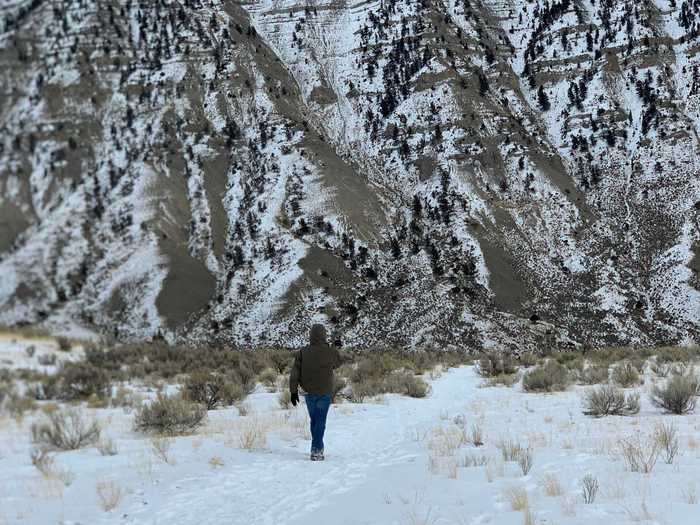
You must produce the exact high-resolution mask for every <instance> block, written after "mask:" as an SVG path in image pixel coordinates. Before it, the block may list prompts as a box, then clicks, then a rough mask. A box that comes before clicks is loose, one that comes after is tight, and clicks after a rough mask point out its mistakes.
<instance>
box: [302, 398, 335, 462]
mask: <svg viewBox="0 0 700 525" xmlns="http://www.w3.org/2000/svg"><path fill="white" fill-rule="evenodd" d="M306 408H307V409H308V411H309V419H310V420H311V452H312V453H313V452H323V433H324V432H325V431H326V417H327V416H328V410H329V409H330V408H331V396H330V395H328V394H325V395H318V394H306Z"/></svg>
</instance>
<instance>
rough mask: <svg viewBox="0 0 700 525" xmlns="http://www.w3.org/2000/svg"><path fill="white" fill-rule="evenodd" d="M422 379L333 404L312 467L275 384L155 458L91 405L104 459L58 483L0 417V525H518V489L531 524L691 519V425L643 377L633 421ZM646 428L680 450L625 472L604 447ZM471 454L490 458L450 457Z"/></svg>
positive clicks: (109, 412) (16, 425)
mask: <svg viewBox="0 0 700 525" xmlns="http://www.w3.org/2000/svg"><path fill="white" fill-rule="evenodd" d="M21 346H22V345H21V344H20V345H16V344H7V343H6V342H4V341H0V347H1V348H2V349H3V352H4V354H3V355H5V354H7V353H8V352H12V351H17V352H20V353H22V355H24V352H23V351H21V350H22V349H21V348H20V347H21ZM22 359H24V358H22ZM649 374H650V373H649V372H648V373H647V376H649ZM647 379H649V377H647ZM431 383H432V391H431V393H430V395H429V396H428V397H427V398H425V399H410V398H405V397H399V396H396V395H386V396H384V397H382V398H379V399H376V400H375V401H374V402H372V403H366V404H340V405H335V406H333V407H332V409H331V412H330V415H329V420H328V427H327V433H326V437H325V442H326V458H327V459H326V461H325V462H323V463H312V462H310V461H308V450H307V449H308V446H309V441H308V439H309V438H308V431H307V430H306V425H307V423H308V421H307V418H306V416H305V410H304V408H303V407H301V406H300V407H297V408H296V409H290V410H283V409H280V408H277V406H276V394H274V393H268V392H264V391H262V389H261V388H259V389H258V390H257V391H256V393H254V394H252V395H251V396H250V397H249V399H248V401H247V404H248V405H249V407H250V412H249V413H248V415H246V416H245V417H242V416H240V415H239V414H238V411H237V409H235V408H231V409H222V410H217V411H211V412H210V413H209V420H208V423H207V424H206V426H205V427H204V428H202V429H201V430H199V431H198V432H197V433H196V434H195V435H193V436H188V437H179V438H174V439H173V441H172V442H171V447H170V451H169V454H168V456H169V458H170V459H169V462H168V463H164V462H163V461H161V460H158V459H157V458H156V456H155V455H154V453H153V451H152V448H151V443H150V442H149V440H148V439H147V438H145V437H144V436H141V435H138V434H136V433H134V432H133V431H132V430H131V419H132V414H131V413H128V411H124V410H121V409H100V410H90V412H92V413H93V414H94V415H95V417H97V418H98V419H99V420H100V421H101V422H102V424H103V427H104V429H105V433H106V434H107V435H108V436H109V437H111V438H112V439H113V440H115V442H116V444H117V447H118V454H117V455H114V456H100V454H99V453H98V452H97V451H96V450H95V449H92V448H90V449H83V450H79V451H73V452H62V453H56V454H55V463H56V466H57V468H58V469H63V471H64V472H70V473H72V474H73V476H72V477H73V479H72V481H71V482H70V483H69V484H68V485H67V486H65V485H64V484H63V483H61V482H59V481H58V480H55V479H44V478H42V477H41V476H40V475H39V473H38V472H37V471H36V470H35V469H34V467H33V466H32V465H31V463H30V461H29V450H30V443H29V439H28V438H29V426H30V424H31V422H32V421H34V420H35V419H36V417H38V416H29V417H25V418H24V420H11V419H8V418H5V419H2V420H1V421H2V425H0V445H1V446H0V450H2V454H1V455H0V520H2V523H3V524H7V525H10V524H12V525H14V524H17V523H22V524H28V525H31V524H37V525H39V524H41V525H43V524H45V523H55V522H57V521H58V522H62V523H71V524H77V523H100V524H110V523H115V524H116V523H120V524H130V525H141V524H143V525H146V524H148V525H157V524H167V523H177V524H178V525H188V524H193V525H194V524H202V523H212V524H214V523H230V524H234V525H236V524H241V525H256V524H260V525H268V524H270V525H278V524H284V525H297V524H298V525H302V524H308V523H324V524H328V525H346V524H347V525H351V524H352V525H354V524H368V525H369V524H373V525H380V524H381V525H402V524H405V523H431V524H434V525H441V524H453V523H458V524H462V523H463V524H486V523H494V524H499V525H501V524H502V525H509V524H520V523H523V520H524V516H523V513H522V512H516V511H513V510H511V508H510V506H509V504H508V503H507V500H506V497H505V494H506V492H507V491H508V490H509V489H511V488H521V489H524V490H525V491H527V494H528V498H529V502H530V508H531V511H532V513H533V516H534V518H535V523H559V524H564V525H574V524H587V525H588V524H604V523H615V524H621V525H622V524H627V523H634V522H637V521H638V520H639V519H640V516H642V515H643V510H644V509H646V511H647V512H648V515H649V516H648V521H649V522H650V523H669V524H670V523H672V524H673V525H685V524H688V525H690V524H693V525H694V524H695V523H697V515H698V512H700V509H698V504H697V497H696V496H695V498H694V495H695V494H697V493H696V485H695V483H696V481H695V477H696V473H697V469H698V468H699V467H700V453H699V451H698V445H697V441H695V435H696V428H697V425H698V424H700V419H699V418H698V416H696V415H689V416H661V414H660V413H659V411H658V410H656V409H654V408H652V407H651V406H650V404H649V403H648V400H647V398H648V396H647V395H646V394H647V392H648V390H649V388H650V385H651V382H650V381H649V380H648V381H647V385H646V386H644V387H642V391H643V392H642V394H643V395H642V410H641V412H640V414H639V415H638V416H634V417H625V418H614V417H609V418H601V419H592V418H588V417H585V416H583V415H581V394H582V388H579V387H574V388H573V389H571V390H570V391H568V392H564V393H558V394H551V395H537V394H527V393H524V392H522V391H521V388H520V386H517V385H516V386H515V387H513V388H504V387H496V388H494V387H484V385H483V384H482V380H481V379H480V378H479V377H478V376H477V375H476V374H475V372H474V369H473V368H472V367H462V368H458V369H453V370H451V371H448V372H445V373H443V374H442V375H440V373H439V372H438V373H436V374H435V379H434V380H432V381H431ZM132 387H134V388H135V386H134V385H132ZM140 389H141V390H142V393H143V394H144V395H145V396H150V395H152V394H153V393H152V391H149V389H146V388H145V387H140ZM658 422H664V423H673V424H675V425H676V426H677V428H678V430H679V435H680V438H681V441H680V443H681V455H680V457H679V458H678V459H677V460H676V462H675V464H673V465H668V464H666V463H664V462H663V461H662V460H661V459H660V460H659V461H658V463H657V464H656V466H655V468H654V470H653V472H652V473H651V474H647V475H644V474H639V473H633V472H628V471H627V470H625V468H624V465H623V462H622V461H621V460H620V458H619V456H618V455H617V454H616V453H615V447H616V444H617V442H618V440H619V439H620V438H622V437H635V436H637V435H640V436H646V435H648V434H649V432H651V431H652V429H653V428H654V426H655V425H656V424H657V423H658ZM475 424H477V425H480V426H481V427H482V428H483V431H484V442H485V444H484V446H483V447H475V446H474V445H466V444H461V445H457V446H456V447H454V446H453V445H451V443H453V441H454V439H455V438H456V437H457V436H459V435H460V432H461V429H467V431H469V429H471V428H472V425H475ZM250 425H259V426H261V427H262V428H266V429H267V431H268V435H267V444H266V446H265V447H263V448H261V449H256V450H252V451H250V452H249V451H244V450H240V449H239V446H238V438H239V435H240V432H241V430H242V429H245V428H248V427H249V426H250ZM508 439H514V440H515V441H516V442H518V443H520V444H521V445H523V446H530V447H531V448H532V450H533V453H534V466H533V468H532V470H531V472H530V473H529V474H528V475H523V474H522V472H521V471H520V469H519V467H518V465H516V464H515V463H505V464H504V463H503V462H502V460H501V459H500V458H501V454H500V452H499V450H498V449H497V444H498V443H499V442H501V441H503V440H508ZM448 449H449V450H448ZM453 449H454V451H453V452H452V450H453ZM481 456H484V457H486V458H488V459H489V461H490V463H489V466H486V467H484V466H479V467H463V466H455V463H454V462H455V461H457V462H459V461H460V458H464V457H476V458H478V457H481ZM586 474H591V475H593V476H595V477H596V478H597V479H598V481H599V483H600V492H599V494H598V497H597V499H596V500H595V502H594V503H592V504H585V503H584V502H583V501H582V497H581V487H580V480H581V478H582V477H583V476H585V475H586ZM69 477H70V476H69ZM545 477H549V478H550V479H551V478H552V477H556V478H557V479H558V481H559V483H560V485H561V487H562V493H561V495H556V496H548V495H547V494H546V493H545V491H544V480H545ZM108 482H111V483H114V484H115V485H116V486H117V487H119V488H120V489H121V490H122V491H123V499H122V500H121V501H120V503H119V504H118V506H117V508H116V509H115V510H113V511H111V512H104V511H102V510H101V509H100V507H99V503H98V497H97V493H96V486H97V484H98V483H108ZM428 518H429V519H428ZM419 519H423V520H425V521H417V520H419ZM411 520H413V521H411Z"/></svg>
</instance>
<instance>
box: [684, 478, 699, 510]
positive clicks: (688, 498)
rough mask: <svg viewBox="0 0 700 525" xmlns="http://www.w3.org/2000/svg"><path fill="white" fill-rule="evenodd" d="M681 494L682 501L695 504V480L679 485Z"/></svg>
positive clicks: (696, 490)
mask: <svg viewBox="0 0 700 525" xmlns="http://www.w3.org/2000/svg"><path fill="white" fill-rule="evenodd" d="M681 495H682V496H683V501H685V502H686V503H687V504H688V505H695V504H697V502H698V489H697V487H696V486H695V482H694V481H691V482H690V483H688V484H687V485H685V486H683V487H681Z"/></svg>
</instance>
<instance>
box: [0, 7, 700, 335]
mask: <svg viewBox="0 0 700 525" xmlns="http://www.w3.org/2000/svg"><path fill="white" fill-rule="evenodd" d="M0 9H2V11H0V13H1V14H0V67H2V71H3V75H2V78H1V80H0V82H1V83H2V85H1V88H2V93H3V97H2V98H1V99H0V127H1V128H0V129H2V135H1V136H0V253H1V255H0V257H1V258H0V274H1V275H2V282H1V283H0V320H2V321H4V322H20V321H32V322H36V321H44V322H47V323H49V324H51V323H59V322H65V321H66V319H70V320H72V321H73V322H76V323H80V324H85V325H91V326H95V327H96V328H97V329H100V330H103V331H108V332H114V335H116V336H117V337H123V338H141V337H148V336H152V335H154V334H156V333H162V334H164V335H166V336H169V337H183V338H184V337H187V338H192V339H201V340H211V339H222V340H227V341H232V342H235V343H238V344H251V345H258V344H265V343H283V344H298V343H300V342H301V341H302V340H303V332H304V328H305V327H306V326H307V325H308V323H309V321H310V319H314V318H324V319H328V320H329V321H330V322H331V323H332V324H333V325H334V326H336V327H337V329H336V332H337V336H338V337H339V338H341V339H342V340H343V342H345V343H346V344H357V343H359V342H362V343H363V344H375V343H376V344H385V343H390V344H416V345H428V344H432V343H446V342H449V343H455V344H459V345H466V346H473V347H478V346H490V345H499V346H503V345H505V346H508V347H527V346H532V345H536V344H537V345H542V344H557V342H559V343H567V342H570V341H578V342H581V343H586V344H601V343H615V342H625V343H645V344H646V343H653V342H661V341H664V342H666V341H689V340H693V339H695V340H697V339H698V337H699V335H698V334H699V329H700V291H699V289H700V284H699V280H698V275H697V272H698V269H699V267H700V233H699V231H698V230H699V227H698V221H699V220H700V219H699V215H700V175H699V174H700V151H699V147H700V145H699V143H698V132H700V76H699V75H700V73H699V72H698V63H699V62H700V55H699V53H698V49H699V48H698V43H699V41H700V38H699V33H698V24H699V23H700V16H698V11H700V4H698V2H697V1H692V2H689V1H685V2H680V1H676V2H671V1H669V0H654V1H651V0H646V1H644V2H633V1H624V2H613V1H611V0H602V1H598V2H591V1H589V0H573V1H569V0H561V1H556V2H551V1H544V0H533V1H531V2H528V3H525V4H524V3H522V2H515V1H509V0H483V1H474V0H464V1H461V2H458V1H452V0H449V1H448V0H444V1H432V2H431V1H428V0H423V1H415V0H406V1H403V0H402V1H399V0H396V1H388V2H386V1H384V2H379V1H377V2H374V1H371V2H306V3H299V2H296V1H294V0H287V1H274V2H272V1H256V2H247V3H243V4H239V3H234V2H229V1H224V0H209V1H200V0H184V1H175V0H160V1H157V2H149V3H137V2H135V1H127V0H119V1H116V0H114V1H107V0H74V1H69V0H60V1H59V0H57V1H53V2H48V1H41V0H33V1H31V2H27V1H18V2H11V3H9V4H7V3H5V6H4V7H2V8H0ZM530 318H532V319H535V320H536V319H540V320H541V321H542V322H544V324H543V323H542V322H540V323H533V322H531V321H530ZM115 326H117V327H119V328H118V329H115V328H114V327H115Z"/></svg>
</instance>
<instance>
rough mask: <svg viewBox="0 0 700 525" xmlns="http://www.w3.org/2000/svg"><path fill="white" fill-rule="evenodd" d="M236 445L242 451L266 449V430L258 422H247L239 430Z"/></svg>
mask: <svg viewBox="0 0 700 525" xmlns="http://www.w3.org/2000/svg"><path fill="white" fill-rule="evenodd" d="M238 444H239V446H240V448H242V449H244V450H260V449H264V448H267V430H266V429H265V427H264V426H263V424H262V423H261V422H260V421H257V420H252V421H248V422H246V423H245V424H244V425H243V426H242V427H241V429H240V432H239V434H238Z"/></svg>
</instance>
